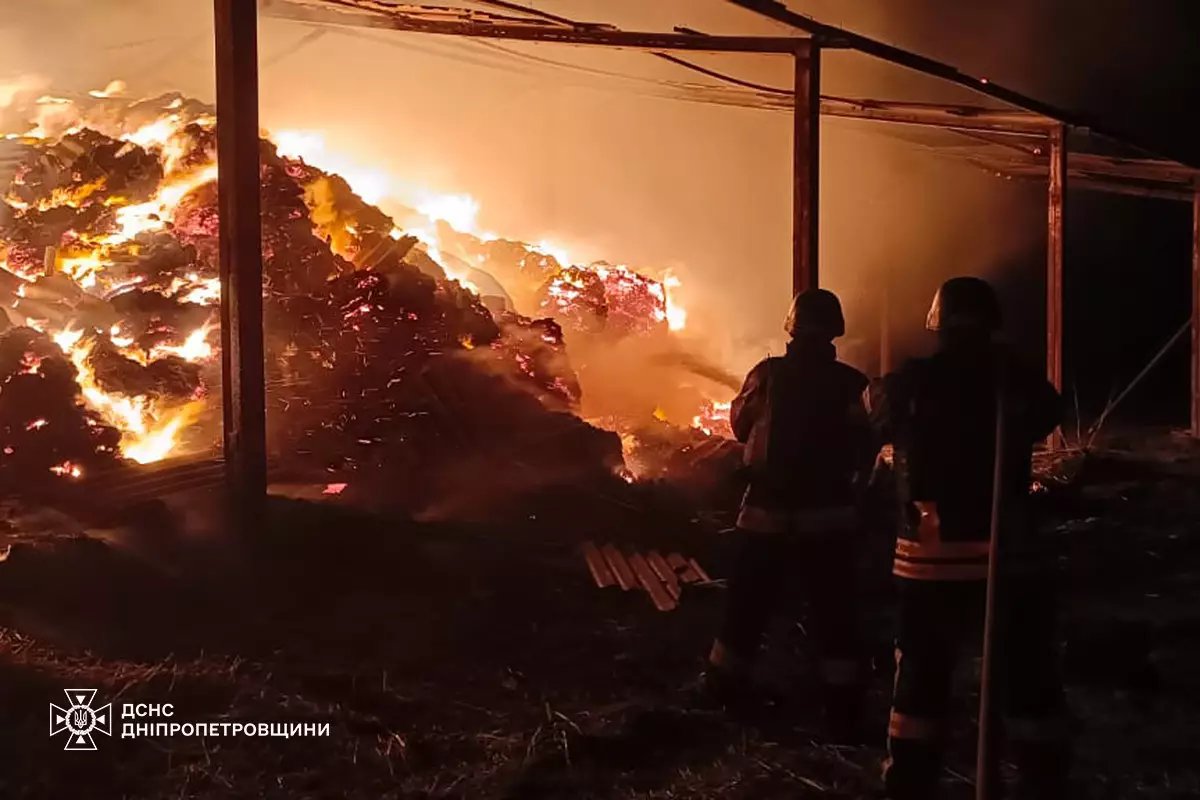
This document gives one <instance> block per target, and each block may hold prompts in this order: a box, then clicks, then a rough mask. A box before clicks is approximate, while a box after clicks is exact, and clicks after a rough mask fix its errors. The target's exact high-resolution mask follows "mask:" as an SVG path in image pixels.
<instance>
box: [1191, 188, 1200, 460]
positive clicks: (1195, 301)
mask: <svg viewBox="0 0 1200 800" xmlns="http://www.w3.org/2000/svg"><path fill="white" fill-rule="evenodd" d="M1192 436H1194V437H1196V438H1198V439H1200V184H1197V186H1196V193H1195V194H1194V195H1193V197H1192Z"/></svg>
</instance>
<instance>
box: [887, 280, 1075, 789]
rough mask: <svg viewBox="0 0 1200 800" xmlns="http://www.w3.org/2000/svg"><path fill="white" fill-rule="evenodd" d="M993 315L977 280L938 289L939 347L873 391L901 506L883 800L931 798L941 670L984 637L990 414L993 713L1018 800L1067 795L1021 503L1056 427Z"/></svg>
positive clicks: (1050, 615) (1044, 570)
mask: <svg viewBox="0 0 1200 800" xmlns="http://www.w3.org/2000/svg"><path fill="white" fill-rule="evenodd" d="M1000 317H1001V315H1000V305H999V302H998V300H997V298H996V295H995V293H994V292H993V290H992V287H991V286H989V285H988V284H987V283H986V282H985V281H983V280H980V279H979V278H971V277H961V278H954V279H952V280H949V281H947V282H946V283H945V284H943V285H942V287H941V289H940V290H939V291H938V293H937V295H936V296H935V297H934V300H933V307H932V308H931V309H930V311H929V316H928V318H927V320H926V327H927V328H928V329H929V330H931V331H936V332H937V335H938V340H939V347H938V349H937V352H936V353H935V354H934V355H933V356H931V357H929V358H923V359H914V360H911V361H909V362H908V363H907V364H905V365H904V366H903V367H902V368H901V369H900V370H899V371H898V372H895V373H893V374H891V375H888V376H886V377H885V378H883V379H881V380H880V381H878V382H876V383H875V384H873V385H872V387H871V389H870V393H869V396H870V401H869V407H870V414H871V420H872V424H873V426H874V427H875V428H876V430H877V432H878V433H879V434H880V436H879V438H880V439H882V440H883V441H885V442H890V443H892V444H893V445H894V451H893V452H894V471H895V475H896V479H897V494H898V497H899V501H900V506H901V508H900V514H899V517H900V530H899V533H898V536H897V539H896V548H895V557H894V561H893V573H894V575H895V576H896V578H897V582H898V591H899V599H900V610H899V630H898V633H897V641H896V681H895V690H894V695H893V700H892V709H891V716H890V720H889V725H888V760H887V762H886V763H885V767H884V778H885V783H886V786H887V791H888V795H889V796H890V797H892V798H895V800H931V799H932V798H935V797H936V796H937V784H938V779H939V775H940V773H941V753H942V746H943V743H944V739H945V736H946V732H947V731H946V722H947V720H946V717H947V712H948V711H949V705H950V697H951V679H952V675H953V672H954V668H955V665H956V663H957V662H958V661H959V660H960V658H961V657H962V655H963V652H964V650H965V649H966V647H967V645H969V644H973V643H977V642H978V637H979V632H980V630H981V629H982V625H983V616H984V614H983V608H984V601H985V593H986V588H987V573H988V559H989V547H988V542H989V539H990V529H991V512H992V487H993V485H994V482H995V481H996V479H997V476H996V475H995V461H994V458H995V451H996V440H997V428H996V425H997V411H998V409H1003V412H1002V413H1003V419H1004V427H1003V431H1004V439H1003V449H1002V454H1003V455H1002V462H1001V463H1002V465H1003V472H1002V474H1001V476H1000V478H999V479H1000V481H1001V487H1002V489H1001V491H1002V492H1003V494H1002V496H1001V506H1000V507H1001V509H1002V513H1001V517H1000V518H1001V520H1002V522H1001V527H1000V535H999V537H998V542H999V548H1000V549H999V552H998V556H999V559H1000V560H999V562H998V568H999V570H1000V573H999V574H1000V578H999V581H998V583H997V606H996V618H995V620H996V621H995V627H994V636H995V637H996V638H995V639H994V641H995V647H994V651H993V652H996V653H999V654H1001V655H1000V657H999V659H998V663H997V666H996V669H995V670H994V675H995V677H996V681H997V682H996V684H994V685H995V693H996V697H997V701H998V702H997V705H998V707H999V708H1000V709H1001V711H1002V712H1003V721H1004V728H1005V733H1006V735H1007V736H1006V738H1007V742H1008V745H1009V748H1010V756H1011V757H1012V760H1014V761H1015V762H1016V763H1017V765H1018V767H1019V768H1020V771H1019V781H1020V785H1019V791H1020V792H1021V794H1019V795H1018V796H1020V797H1025V798H1062V797H1065V796H1066V793H1065V792H1066V780H1067V761H1068V742H1067V722H1066V715H1065V708H1064V700H1063V691H1062V684H1061V678H1060V675H1059V670H1058V664H1057V653H1056V630H1055V621H1054V620H1055V613H1054V609H1055V602H1054V591H1053V578H1052V576H1051V574H1050V565H1051V559H1049V558H1047V557H1046V556H1045V555H1043V554H1041V553H1039V547H1038V542H1037V538H1036V536H1035V535H1034V529H1033V524H1032V521H1031V519H1030V514H1029V511H1030V510H1029V507H1028V497H1029V491H1030V484H1031V458H1032V448H1033V445H1034V443H1035V442H1037V441H1039V440H1042V439H1044V438H1045V437H1046V436H1048V435H1050V434H1051V433H1052V432H1053V431H1054V429H1055V428H1056V427H1057V426H1058V424H1059V421H1060V414H1061V409H1060V398H1059V396H1058V393H1057V392H1056V391H1055V390H1054V388H1053V387H1052V386H1051V385H1050V384H1049V383H1048V382H1047V381H1046V380H1045V378H1043V377H1042V375H1041V374H1040V372H1038V371H1036V370H1034V369H1033V368H1031V367H1029V366H1027V365H1024V364H1022V363H1020V362H1019V361H1017V360H1016V359H1015V358H1013V357H1012V356H1011V355H1010V354H1009V353H1008V352H1007V351H1006V350H1005V349H1004V348H1003V347H1002V346H1001V345H999V344H998V343H996V342H994V341H993V336H994V334H995V332H996V331H997V330H998V329H999V328H1000V322H1001V319H1000ZM987 779H988V780H992V781H995V779H996V776H995V775H994V774H993V775H992V776H990V777H989V778H987Z"/></svg>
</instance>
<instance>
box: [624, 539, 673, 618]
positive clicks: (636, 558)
mask: <svg viewBox="0 0 1200 800" xmlns="http://www.w3.org/2000/svg"><path fill="white" fill-rule="evenodd" d="M629 566H631V567H633V573H634V574H635V575H637V579H638V583H640V584H641V585H642V588H643V589H645V590H646V593H647V594H649V595H650V599H651V600H652V601H653V602H654V607H655V608H657V609H658V610H659V611H674V610H675V607H676V603H675V600H674V598H672V597H671V595H670V593H669V592H668V591H667V589H666V587H665V586H663V585H662V581H660V580H659V579H658V576H657V575H655V574H654V570H653V569H651V568H650V564H649V563H647V561H646V558H645V557H644V556H643V555H642V554H641V553H634V554H633V555H631V556H630V557H629Z"/></svg>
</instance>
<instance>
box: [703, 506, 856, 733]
mask: <svg viewBox="0 0 1200 800" xmlns="http://www.w3.org/2000/svg"><path fill="white" fill-rule="evenodd" d="M735 535H736V536H738V537H739V539H740V542H739V552H738V554H737V556H736V560H735V563H734V565H733V569H732V573H731V576H730V581H729V591H728V598H727V605H726V609H725V619H724V623H723V624H722V626H721V630H720V635H719V637H718V639H717V641H716V642H715V643H714V646H713V653H712V657H711V660H712V662H713V664H714V665H715V666H718V667H727V668H730V669H733V670H746V669H748V667H749V666H750V665H751V664H752V663H753V661H754V658H755V656H756V654H757V652H758V649H759V645H760V643H761V641H762V638H763V634H764V632H765V631H766V628H767V626H768V624H769V623H770V621H771V618H772V617H773V616H775V615H776V614H784V613H785V612H789V611H791V610H792V606H791V603H792V602H795V601H797V600H799V601H802V602H807V604H808V606H809V609H810V612H811V613H810V615H809V617H808V625H807V630H808V634H809V636H810V638H811V640H812V641H813V643H814V645H815V650H816V653H815V655H816V656H817V658H818V659H819V670H820V674H821V679H822V681H823V682H824V684H825V685H826V687H827V692H826V701H827V707H826V712H827V714H829V715H830V716H833V717H839V718H849V717H852V716H857V714H858V710H859V706H860V705H861V694H862V688H863V683H864V681H863V674H862V672H863V670H862V663H861V662H862V660H863V659H862V653H863V648H862V642H861V638H860V628H859V618H858V605H857V593H856V591H855V564H854V554H855V535H854V532H853V531H846V530H836V531H827V532H813V531H806V532H796V531H790V532H772V533H765V532H761V531H751V530H744V529H740V528H739V530H738V531H737V533H736V534H735Z"/></svg>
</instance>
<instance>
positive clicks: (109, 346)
mask: <svg viewBox="0 0 1200 800" xmlns="http://www.w3.org/2000/svg"><path fill="white" fill-rule="evenodd" d="M734 4H735V5H739V6H742V7H744V8H745V9H747V10H748V11H751V12H753V13H756V14H758V15H761V16H764V17H766V18H769V19H771V20H774V21H775V22H777V23H780V24H782V25H784V26H790V28H791V30H792V32H793V35H786V36H773V37H766V36H725V35H714V34H708V33H701V32H697V31H694V30H689V29H679V30H675V31H672V32H667V33H662V32H632V31H625V30H620V29H617V28H615V27H614V26H611V25H607V24H602V23H582V22H577V21H574V20H570V19H567V18H564V17H562V16H558V15H554V14H548V13H545V12H541V11H537V10H534V9H532V8H529V7H526V6H523V5H520V4H514V3H509V2H476V3H471V4H470V6H471V8H469V9H468V8H459V7H450V6H447V7H430V6H417V5H411V4H405V3H399V2H390V1H385V0H340V1H339V2H332V1H327V0H272V2H265V3H263V4H262V6H261V9H260V8H259V7H258V5H257V4H256V3H254V2H249V0H247V1H245V2H243V1H242V0H217V1H216V3H215V9H216V17H215V19H216V38H217V41H216V48H217V50H216V53H217V90H218V91H217V105H216V108H215V109H213V108H209V107H206V106H204V105H203V104H200V103H198V102H195V101H193V100H190V99H188V98H186V97H184V96H182V95H179V94H170V95H164V96H160V97H155V98H151V99H146V100H138V101H131V100H129V99H128V98H126V97H124V96H123V93H122V92H121V89H120V87H119V86H115V85H112V86H109V87H106V88H105V89H97V90H96V91H94V92H92V93H91V94H90V95H87V96H72V97H57V96H54V95H43V96H40V97H32V98H29V101H30V102H29V104H28V107H27V108H26V109H25V111H26V112H27V113H26V114H25V116H24V117H23V119H25V120H26V121H27V122H28V123H29V127H27V128H22V129H20V130H17V131H13V132H12V135H11V137H10V139H9V145H10V147H12V148H14V149H13V150H12V153H13V154H12V155H11V156H9V158H10V159H11V160H12V162H13V164H14V177H13V181H12V185H11V186H10V187H8V190H7V194H6V197H5V203H4V207H3V208H0V215H2V216H0V242H2V243H3V258H4V262H3V265H4V270H3V271H0V292H3V293H4V296H5V299H6V301H7V302H6V311H7V312H8V313H7V318H8V319H7V323H8V324H7V327H6V329H5V330H4V331H3V332H2V333H0V371H2V372H3V375H4V378H3V380H5V384H4V389H3V391H2V393H0V424H2V426H3V427H2V431H3V436H4V442H3V455H0V473H2V474H3V475H4V480H5V481H6V482H9V483H12V484H21V485H23V484H28V483H34V484H43V483H48V484H49V485H50V486H57V485H59V484H62V483H69V482H72V481H76V482H80V483H86V482H87V480H88V479H89V478H90V476H91V475H93V474H94V473H97V472H104V471H105V469H107V468H109V467H113V466H115V465H118V464H121V463H127V462H137V463H151V462H159V461H162V460H164V459H167V458H168V457H170V456H174V455H177V454H182V453H193V454H194V453H211V452H215V451H217V450H220V451H221V452H222V455H223V460H224V461H223V463H224V466H225V469H226V472H227V475H228V477H229V478H230V485H231V488H233V489H234V490H235V491H236V493H237V495H238V496H239V497H240V498H241V499H242V500H243V502H244V504H245V505H247V506H252V505H253V503H254V501H256V499H257V498H261V497H262V496H263V494H264V492H265V487H266V481H267V477H266V476H267V464H268V461H269V460H270V457H271V456H274V457H275V459H276V462H277V463H283V464H285V465H286V466H287V467H288V468H290V469H308V470H309V471H310V472H311V473H313V474H319V475H322V476H323V477H324V478H325V479H326V480H327V482H328V487H329V491H331V492H339V491H342V488H344V487H345V486H346V485H348V484H349V485H357V484H359V483H363V481H364V478H363V476H364V475H368V476H369V475H374V476H377V480H376V482H374V483H371V482H370V481H369V480H368V481H367V482H366V484H367V485H369V486H371V487H372V488H373V489H378V488H380V487H381V486H391V487H400V488H398V489H395V492H396V493H397V494H398V495H405V494H409V495H411V498H410V499H411V500H413V502H415V501H416V500H417V499H418V498H420V497H426V496H428V495H429V494H430V493H431V492H434V491H435V490H436V489H437V487H435V486H432V485H430V481H436V480H439V479H438V478H435V477H431V476H437V475H445V474H450V473H458V474H461V475H467V474H472V470H470V469H467V468H465V467H464V462H470V461H471V459H472V458H473V457H475V456H478V457H479V464H480V468H479V470H478V472H477V473H475V474H486V473H487V472H488V468H487V467H485V466H483V465H484V464H486V463H488V460H487V454H488V453H489V452H494V453H510V454H511V453H513V452H517V451H519V453H520V456H519V458H517V461H519V462H524V461H532V462H536V464H537V469H538V470H542V471H544V472H545V473H548V474H554V475H555V476H556V477H557V479H561V480H572V479H576V478H579V477H582V476H587V475H597V476H607V477H611V476H614V475H625V476H626V477H630V473H629V472H628V470H629V468H630V467H631V466H632V464H631V462H632V461H634V460H636V459H637V457H638V454H637V452H636V450H635V448H634V447H633V446H632V444H631V443H632V442H637V441H641V442H642V443H643V444H644V443H646V442H648V441H649V440H651V439H652V438H654V436H652V435H649V434H643V435H641V436H640V440H639V435H638V431H637V429H638V426H639V425H640V424H641V422H639V421H638V420H636V419H631V418H627V419H592V420H590V421H585V420H584V419H582V418H581V417H580V414H579V412H580V399H581V380H582V382H583V384H584V385H585V386H586V371H587V368H588V364H587V363H585V362H582V361H580V360H579V359H578V358H577V356H578V353H577V352H573V351H572V348H571V347H569V346H568V345H567V342H568V339H570V337H571V336H572V335H577V336H588V335H597V336H603V337H605V338H604V339H603V341H604V342H610V341H614V340H617V339H621V338H624V337H640V338H646V339H654V340H661V341H663V342H665V344H664V345H663V348H662V349H663V350H664V351H667V352H669V351H670V343H669V336H670V331H671V328H672V327H673V325H675V324H676V322H677V321H678V320H679V318H680V315H681V313H682V309H681V308H679V307H678V305H677V304H675V303H673V302H672V297H671V292H670V289H671V283H670V278H669V277H663V276H649V275H646V274H643V273H642V272H639V271H637V270H634V269H630V268H627V267H623V266H618V265H611V264H604V263H596V264H574V263H570V261H569V259H562V258H559V257H556V255H555V254H554V253H553V252H552V251H551V250H549V249H547V248H545V247H539V246H537V245H529V244H525V243H522V242H517V241H510V240H506V239H502V238H499V237H491V236H483V235H479V234H478V232H472V231H470V230H467V229H465V228H464V226H459V227H456V226H455V225H454V220H453V219H452V218H449V217H453V215H445V214H443V215H440V216H439V215H438V214H436V213H431V212H429V210H428V209H424V210H423V209H417V208H414V209H408V210H407V211H406V213H405V214H404V215H401V216H396V215H389V214H386V213H384V212H383V211H381V210H380V209H379V208H377V207H375V206H373V205H372V204H371V203H369V202H367V200H365V199H364V198H363V197H362V196H361V195H360V194H358V193H356V191H355V186H354V185H353V182H347V180H346V179H345V178H344V177H343V176H339V175H338V174H336V171H335V170H331V169H325V168H323V167H322V166H321V163H320V160H319V159H317V158H314V157H313V155H312V153H311V152H310V151H309V149H308V148H306V147H305V146H304V142H303V141H297V140H296V139H295V138H294V137H287V136H279V137H275V138H274V140H273V141H272V140H271V139H269V138H268V139H264V138H263V136H262V132H261V131H260V126H259V120H258V97H257V66H258V46H257V14H258V13H260V10H261V13H265V14H269V15H272V16H277V17H282V18H286V19H289V20H294V21H297V22H299V23H302V24H305V25H311V26H318V27H323V26H331V25H332V26H343V27H344V26H350V27H371V28H376V29H382V30H388V31H397V32H403V33H405V34H420V35H426V36H466V37H482V38H489V39H501V40H513V41H524V42H543V43H547V44H555V45H559V46H582V47H599V48H625V49H632V50H637V51H641V52H646V53H649V54H651V55H653V56H654V57H656V58H660V59H666V60H668V61H670V62H671V63H673V64H675V65H676V66H678V67H679V68H680V69H683V70H690V71H692V72H699V73H703V74H704V75H705V76H706V77H707V78H708V79H710V80H712V81H715V83H714V84H712V85H709V86H708V87H707V88H705V87H702V86H699V85H693V86H690V87H687V88H685V89H683V90H681V91H683V92H684V93H685V94H691V95H694V96H696V97H702V98H703V99H706V100H709V101H713V102H721V103H725V104H729V105H735V106H739V107H748V108H762V109H769V110H775V111H779V112H781V113H787V114H791V115H792V120H793V134H794V135H793V161H792V171H793V188H794V192H793V209H792V217H793V239H792V243H793V247H792V250H793V263H792V284H793V288H794V289H796V290H800V289H804V288H807V287H810V286H815V285H817V284H818V283H819V271H818V264H817V252H818V241H817V239H818V225H817V222H818V196H819V182H820V180H819V179H820V176H819V171H820V170H819V166H818V165H819V158H818V157H819V152H820V118H821V116H822V115H827V116H834V117H841V118H850V119H860V120H866V121H872V122H878V123H880V124H883V125H888V126H904V127H905V128H906V129H913V130H919V131H922V132H925V135H928V136H930V137H933V138H932V139H931V142H933V143H934V144H935V146H939V147H940V149H941V151H942V152H946V153H949V154H952V155H954V156H956V157H960V158H966V159H967V160H969V161H970V162H971V163H973V164H975V165H977V166H979V167H981V168H983V169H986V170H988V171H991V172H994V173H996V174H999V175H1003V176H1005V177H1012V178H1028V179H1033V180H1045V181H1046V182H1047V185H1048V192H1047V209H1048V212H1047V227H1048V234H1049V235H1048V240H1049V252H1048V258H1047V275H1046V277H1047V320H1048V324H1047V371H1048V375H1049V376H1050V378H1051V379H1052V381H1053V382H1054V383H1055V384H1056V385H1058V386H1059V387H1060V388H1061V383H1062V365H1061V364H1062V362H1061V352H1062V323H1061V320H1062V303H1063V297H1062V272H1063V258H1064V249H1063V242H1064V236H1063V219H1064V214H1063V208H1064V204H1065V203H1066V202H1067V199H1066V198H1067V194H1066V188H1067V186H1068V185H1070V186H1071V187H1073V188H1080V189H1087V190H1100V191H1112V192H1120V193H1126V194H1134V195H1146V196H1152V197H1167V198H1170V199H1174V200H1180V201H1184V202H1189V203H1192V204H1193V207H1194V209H1195V215H1194V217H1195V219H1196V225H1197V241H1200V194H1198V192H1197V180H1198V176H1200V173H1198V172H1197V170H1195V169H1194V168H1191V167H1189V166H1187V165H1183V164H1179V163H1176V162H1173V161H1170V160H1167V159H1164V158H1160V157H1156V156H1153V155H1152V154H1150V153H1149V152H1148V151H1147V150H1146V149H1145V148H1143V147H1140V146H1137V145H1136V144H1131V140H1130V137H1126V136H1122V135H1119V134H1114V133H1111V132H1105V131H1102V130H1099V129H1097V128H1096V126H1094V125H1092V124H1090V123H1089V122H1088V121H1087V120H1082V119H1078V118H1076V117H1074V116H1073V115H1071V114H1068V113H1066V112H1063V111H1060V110H1058V109H1055V108H1052V107H1050V106H1047V105H1045V104H1043V103H1040V102H1037V101H1035V100H1033V99H1031V98H1028V97H1025V96H1023V95H1020V94H1018V93H1016V92H1013V91H1011V90H1008V89H1005V88H1003V87H1000V86H996V85H994V84H993V83H991V82H989V81H988V80H987V79H985V78H975V77H971V76H967V75H964V74H962V73H960V72H958V71H957V70H955V69H953V68H952V67H949V66H947V65H944V64H941V63H938V62H934V61H931V60H929V59H924V58H921V57H918V56H915V55H913V54H910V53H907V52H904V51H902V50H899V49H897V48H893V47H890V46H887V45H884V44H881V43H879V42H876V41H874V40H871V39H867V38H865V37H862V36H858V35H855V34H852V33H849V32H847V31H844V30H841V29H838V28H834V27H831V26H827V25H823V24H820V23H817V22H815V21H813V20H811V19H808V18H806V17H802V16H800V15H798V14H795V13H793V12H791V11H789V10H788V9H787V7H786V6H785V5H784V4H782V3H776V2H769V0H735V3H734ZM831 49H851V50H855V51H858V52H861V53H864V54H866V55H868V56H872V57H874V58H877V59H882V60H883V61H885V62H890V63H892V64H896V65H899V66H901V67H905V68H909V69H913V70H916V71H918V72H921V73H925V74H927V75H931V76H933V77H936V78H939V79H942V80H945V81H948V82H951V83H954V84H958V85H960V86H964V87H967V88H969V89H971V90H973V91H975V92H977V93H979V94H981V95H983V96H984V97H986V98H989V99H990V100H994V101H999V102H1000V103H1001V104H1003V105H1004V106H1005V108H999V107H992V106H984V105H976V106H967V105H953V106H952V105H939V104H927V103H911V102H889V101H883V100H877V99H867V98H846V97H833V96H828V95H823V94H822V92H821V54H822V52H823V51H826V50H831ZM690 52H701V53H721V54H727V55H729V54H734V55H736V54H767V55H771V56H775V57H778V58H786V59H790V60H791V63H792V64H793V65H794V78H795V82H794V85H793V86H792V87H789V88H777V87H770V86H763V85H759V84H754V83H751V82H747V81H744V80H741V79H739V78H738V77H737V76H735V75H732V74H728V73H726V72H718V71H716V70H713V69H711V68H709V67H706V66H703V65H702V64H700V63H697V62H693V61H692V60H690V58H689V57H685V56H687V54H688V53H690ZM218 120H219V121H220V124H219V125H218V124H217V122H218ZM947 143H953V144H954V147H948V146H947V147H941V145H945V144H947ZM218 162H219V164H220V165H221V168H220V170H218V169H217V164H218ZM219 221H220V222H221V223H222V224H218V222H219ZM1197 247H1198V248H1200V245H1198V246H1197ZM1196 272H1197V275H1200V249H1198V250H1197V255H1196ZM1193 296H1194V303H1193V308H1194V311H1193V320H1192V331H1193V359H1192V361H1193V376H1194V377H1193V389H1192V404H1191V405H1192V431H1193V433H1194V434H1195V435H1197V436H1200V339H1197V338H1196V337H1197V329H1198V328H1200V325H1198V324H1197V321H1198V317H1200V277H1197V278H1196V282H1195V284H1194V289H1193ZM2 324H4V321H3V320H0V325H2ZM887 330H888V326H887V324H886V322H885V323H884V324H883V325H882V332H883V335H882V336H881V337H880V338H881V349H882V351H883V355H882V358H881V361H882V362H883V363H884V364H886V363H887V361H888V347H889V345H888V336H887ZM693 367H695V368H697V369H700V370H701V371H703V370H705V369H706V366H705V365H703V364H698V365H696V364H694V365H693ZM709 372H710V377H713V376H712V375H711V370H710V371H709ZM714 380H715V382H716V383H718V384H719V383H721V382H725V383H728V378H727V376H721V375H719V374H717V375H715V378H714ZM720 399H721V398H719V397H702V396H697V397H695V398H694V409H693V410H694V414H692V413H685V414H683V415H682V418H679V415H677V414H671V415H669V416H670V417H671V418H672V419H673V420H675V421H677V422H681V423H682V425H681V426H680V428H679V430H678V432H670V431H666V430H665V429H661V428H660V429H655V433H656V434H657V436H658V437H659V438H660V439H661V440H662V442H664V443H663V444H662V447H663V448H664V449H666V450H679V449H692V450H695V449H697V445H698V444H700V443H702V442H704V441H706V440H707V439H708V437H709V436H710V435H712V434H719V433H721V432H722V431H723V428H722V425H723V421H722V419H721V417H722V414H723V412H724V411H725V410H726V408H727V407H725V406H723V405H722V404H721V403H720V402H719V401H720ZM661 416H664V417H665V416H668V415H666V414H663V415H661ZM649 417H650V415H649V414H647V418H648V419H647V420H646V421H644V422H646V424H652V420H650V419H649ZM648 449H653V448H652V447H651V448H648ZM701 449H704V448H701ZM709 449H713V448H709ZM509 460H512V459H511V458H510V459H509ZM439 466H445V467H450V466H453V467H454V469H445V470H442V469H439ZM648 472H649V473H650V474H653V472H654V470H653V468H649V469H648ZM339 487H340V488H339Z"/></svg>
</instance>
